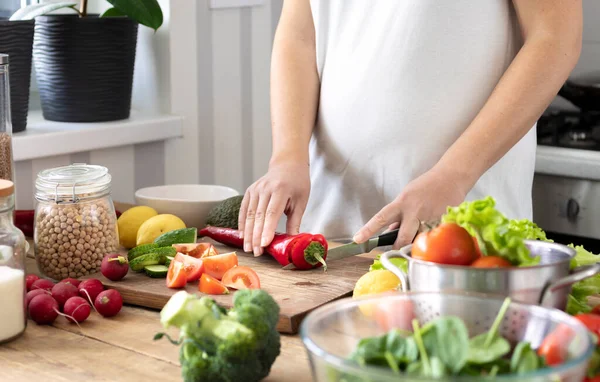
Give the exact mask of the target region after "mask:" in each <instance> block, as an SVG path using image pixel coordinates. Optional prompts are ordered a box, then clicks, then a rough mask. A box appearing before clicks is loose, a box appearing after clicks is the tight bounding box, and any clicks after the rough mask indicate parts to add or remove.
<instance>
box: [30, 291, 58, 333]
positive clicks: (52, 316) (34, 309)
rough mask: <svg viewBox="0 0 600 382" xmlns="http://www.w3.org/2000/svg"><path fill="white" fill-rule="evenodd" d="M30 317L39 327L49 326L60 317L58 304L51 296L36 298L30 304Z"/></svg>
mask: <svg viewBox="0 0 600 382" xmlns="http://www.w3.org/2000/svg"><path fill="white" fill-rule="evenodd" d="M28 311H29V317H31V319H32V320H33V321H35V323H36V324H38V325H49V324H51V323H53V322H54V320H56V317H58V313H59V311H58V302H56V300H55V299H54V298H52V296H50V295H49V294H46V293H43V294H40V295H38V296H35V297H34V298H32V299H31V302H30V303H29V308H28Z"/></svg>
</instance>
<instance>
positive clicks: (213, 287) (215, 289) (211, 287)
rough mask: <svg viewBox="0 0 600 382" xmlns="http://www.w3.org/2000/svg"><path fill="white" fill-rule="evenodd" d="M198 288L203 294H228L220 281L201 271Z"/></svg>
mask: <svg viewBox="0 0 600 382" xmlns="http://www.w3.org/2000/svg"><path fill="white" fill-rule="evenodd" d="M198 290H199V291H200V292H202V293H204V294H228V293H229V289H227V287H226V286H225V285H223V283H222V282H220V281H219V280H217V279H216V278H214V277H212V276H211V275H208V274H206V273H203V274H202V276H200V283H199V284H198Z"/></svg>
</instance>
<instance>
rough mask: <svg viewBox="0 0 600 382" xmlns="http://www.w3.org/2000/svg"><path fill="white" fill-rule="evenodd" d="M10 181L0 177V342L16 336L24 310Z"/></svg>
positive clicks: (22, 253) (21, 244)
mask: <svg viewBox="0 0 600 382" xmlns="http://www.w3.org/2000/svg"><path fill="white" fill-rule="evenodd" d="M14 209H15V197H14V184H13V182H11V181H9V180H4V179H2V180H0V296H2V297H0V302H1V303H2V309H0V343H3V342H8V341H11V340H13V339H15V338H17V337H19V336H20V335H21V334H22V333H23V332H24V331H25V328H26V326H27V315H26V312H25V293H26V287H25V257H26V255H27V253H26V250H25V235H23V232H21V230H19V229H18V228H17V227H15V225H14V224H13V212H14Z"/></svg>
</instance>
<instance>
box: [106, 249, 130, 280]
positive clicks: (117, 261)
mask: <svg viewBox="0 0 600 382" xmlns="http://www.w3.org/2000/svg"><path fill="white" fill-rule="evenodd" d="M100 271H101V272H102V274H103V275H104V277H106V278H107V279H109V280H111V281H119V280H121V279H123V277H125V275H126V274H127V272H128V271H129V263H128V262H127V259H126V258H125V257H123V256H121V255H120V254H118V253H112V254H110V255H106V256H104V258H103V259H102V265H101V266H100Z"/></svg>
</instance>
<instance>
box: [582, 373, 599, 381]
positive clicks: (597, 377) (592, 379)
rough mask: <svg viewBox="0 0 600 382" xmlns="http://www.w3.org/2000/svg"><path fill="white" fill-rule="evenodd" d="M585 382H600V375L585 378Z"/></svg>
mask: <svg viewBox="0 0 600 382" xmlns="http://www.w3.org/2000/svg"><path fill="white" fill-rule="evenodd" d="M583 382H600V375H596V376H595V377H585V379H584V380H583Z"/></svg>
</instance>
